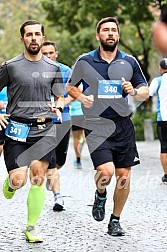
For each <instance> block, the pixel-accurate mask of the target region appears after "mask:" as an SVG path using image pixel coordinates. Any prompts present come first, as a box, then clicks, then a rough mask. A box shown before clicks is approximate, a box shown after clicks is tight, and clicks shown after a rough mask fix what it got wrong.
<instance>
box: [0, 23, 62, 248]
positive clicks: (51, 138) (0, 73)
mask: <svg viewBox="0 0 167 252" xmlns="http://www.w3.org/2000/svg"><path fill="white" fill-rule="evenodd" d="M20 33H21V42H22V43H23V44H24V48H25V49H24V52H23V53H22V54H20V55H18V56H16V57H15V58H13V59H11V60H9V61H7V62H5V63H4V64H3V65H2V66H1V68H0V90H2V88H3V87H5V86H7V93H8V105H7V114H1V115H0V125H1V127H3V128H5V129H6V130H5V144H4V159H5V164H6V167H7V171H8V173H9V176H8V177H7V178H6V180H5V182H4V185H3V194H4V196H5V198H7V199H11V198H12V197H13V196H14V194H15V192H16V190H17V189H20V188H21V187H22V186H24V185H25V183H26V181H27V173H28V167H30V182H31V187H30V190H29V194H28V197H27V207H28V220H27V225H26V230H25V236H26V240H27V241H28V242H30V243H35V242H42V241H43V239H42V236H41V235H39V234H38V233H37V231H36V229H35V226H36V223H37V220H38V218H39V216H40V213H41V211H42V208H43V205H44V200H45V187H44V185H43V184H44V179H45V174H46V172H47V169H48V167H49V166H51V165H53V167H54V166H55V163H54V162H53V160H55V152H54V147H55V145H56V138H55V127H54V125H53V122H52V113H56V116H57V117H58V119H59V120H60V121H61V120H62V116H61V112H62V110H63V107H64V96H63V95H64V89H63V88H62V84H61V83H62V76H61V72H60V69H59V67H58V65H57V64H56V63H55V62H53V61H51V60H49V59H48V58H47V57H45V56H43V55H42V53H41V46H42V44H43V42H44V38H45V36H44V27H43V25H42V24H40V23H39V22H37V21H36V20H28V21H26V22H25V23H24V24H23V25H22V26H21V28H20ZM51 91H52V92H53V93H54V95H55V96H56V97H58V101H57V105H56V106H57V108H54V107H52V106H51V99H50V97H51ZM60 108H61V109H60ZM51 112H52V113H51ZM7 117H8V120H7Z"/></svg>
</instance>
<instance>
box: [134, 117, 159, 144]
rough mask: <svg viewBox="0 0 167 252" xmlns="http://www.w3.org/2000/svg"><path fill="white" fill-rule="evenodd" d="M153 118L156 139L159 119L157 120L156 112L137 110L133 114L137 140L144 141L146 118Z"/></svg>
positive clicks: (155, 137)
mask: <svg viewBox="0 0 167 252" xmlns="http://www.w3.org/2000/svg"><path fill="white" fill-rule="evenodd" d="M148 118H149V119H151V120H152V125H153V132H154V139H157V138H158V137H157V129H156V125H157V121H156V113H155V112H142V113H141V112H140V113H139V112H135V113H134V114H133V115H132V122H133V124H134V128H135V132H136V140H137V141H144V140H145V139H144V120H145V119H148Z"/></svg>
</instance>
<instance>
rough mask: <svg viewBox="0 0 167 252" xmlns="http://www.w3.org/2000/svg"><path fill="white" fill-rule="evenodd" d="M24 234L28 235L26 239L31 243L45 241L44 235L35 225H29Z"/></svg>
mask: <svg viewBox="0 0 167 252" xmlns="http://www.w3.org/2000/svg"><path fill="white" fill-rule="evenodd" d="M24 234H25V236H26V240H27V241H28V242H30V243H39V242H43V238H42V236H41V235H39V234H37V231H36V229H35V227H34V226H28V227H27V228H26V230H25V231H24Z"/></svg>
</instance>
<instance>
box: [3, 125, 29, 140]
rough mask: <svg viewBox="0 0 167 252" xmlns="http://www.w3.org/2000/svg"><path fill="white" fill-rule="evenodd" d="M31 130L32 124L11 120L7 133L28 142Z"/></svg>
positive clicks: (13, 137)
mask: <svg viewBox="0 0 167 252" xmlns="http://www.w3.org/2000/svg"><path fill="white" fill-rule="evenodd" d="M29 130H30V126H29V125H28V124H25V123H19V122H15V121H12V120H10V121H9V123H8V125H7V128H6V130H5V135H6V136H8V137H10V138H12V139H13V140H16V141H20V142H26V138H27V136H28V133H29Z"/></svg>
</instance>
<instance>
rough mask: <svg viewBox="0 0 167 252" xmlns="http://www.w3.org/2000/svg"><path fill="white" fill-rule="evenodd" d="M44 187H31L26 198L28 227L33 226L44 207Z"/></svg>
mask: <svg viewBox="0 0 167 252" xmlns="http://www.w3.org/2000/svg"><path fill="white" fill-rule="evenodd" d="M45 194H46V190H45V186H44V185H42V186H35V185H31V188H30V190H29V193H28V198H27V208H28V222H27V227H28V226H30V225H31V226H35V225H36V222H37V220H38V218H39V216H40V213H41V211H42V209H43V206H44V201H45Z"/></svg>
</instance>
